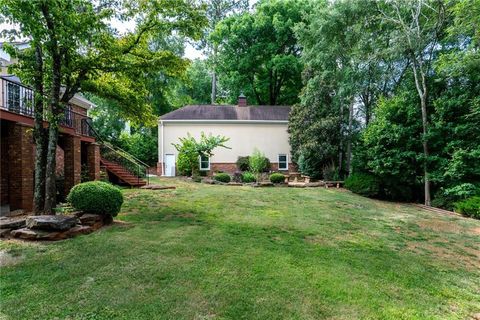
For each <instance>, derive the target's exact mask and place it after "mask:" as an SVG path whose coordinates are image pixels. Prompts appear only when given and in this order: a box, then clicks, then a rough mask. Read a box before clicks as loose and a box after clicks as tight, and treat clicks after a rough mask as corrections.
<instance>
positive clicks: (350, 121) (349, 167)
mask: <svg viewBox="0 0 480 320" xmlns="http://www.w3.org/2000/svg"><path fill="white" fill-rule="evenodd" d="M353 104H354V100H353V99H352V102H351V103H350V106H349V107H348V141H347V164H346V170H347V176H349V175H350V173H351V172H352V131H353V130H352V126H353Z"/></svg>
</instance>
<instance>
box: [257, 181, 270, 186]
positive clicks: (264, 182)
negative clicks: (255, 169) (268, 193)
mask: <svg viewBox="0 0 480 320" xmlns="http://www.w3.org/2000/svg"><path fill="white" fill-rule="evenodd" d="M253 186H254V187H273V183H271V182H267V181H262V182H259V183H257V184H254V185H253Z"/></svg>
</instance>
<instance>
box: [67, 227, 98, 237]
mask: <svg viewBox="0 0 480 320" xmlns="http://www.w3.org/2000/svg"><path fill="white" fill-rule="evenodd" d="M92 231H93V228H92V227H90V226H82V225H77V226H75V227H73V228H71V229H70V230H68V231H66V232H65V233H66V235H67V237H69V238H70V237H75V236H78V235H81V234H89V233H91V232H92Z"/></svg>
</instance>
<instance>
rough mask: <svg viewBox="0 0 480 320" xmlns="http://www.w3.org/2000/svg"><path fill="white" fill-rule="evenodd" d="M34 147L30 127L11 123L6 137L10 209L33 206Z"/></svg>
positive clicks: (28, 209)
mask: <svg viewBox="0 0 480 320" xmlns="http://www.w3.org/2000/svg"><path fill="white" fill-rule="evenodd" d="M33 150H34V147H33V137H32V129H31V128H30V127H27V126H24V125H21V124H14V125H11V130H10V135H9V137H8V161H9V170H8V171H9V172H8V175H9V176H8V180H9V190H8V191H9V203H10V208H11V209H12V210H15V209H24V210H26V211H31V210H32V208H33V187H34V174H33V170H34V167H35V165H34V151H33Z"/></svg>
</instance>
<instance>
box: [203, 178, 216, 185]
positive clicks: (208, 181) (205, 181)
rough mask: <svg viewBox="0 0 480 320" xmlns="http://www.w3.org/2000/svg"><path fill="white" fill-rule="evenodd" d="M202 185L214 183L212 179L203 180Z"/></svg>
mask: <svg viewBox="0 0 480 320" xmlns="http://www.w3.org/2000/svg"><path fill="white" fill-rule="evenodd" d="M202 183H206V184H215V183H216V181H215V180H213V179H203V180H202Z"/></svg>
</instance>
